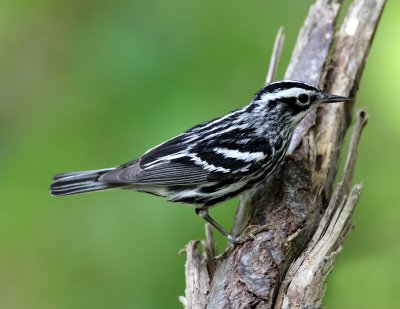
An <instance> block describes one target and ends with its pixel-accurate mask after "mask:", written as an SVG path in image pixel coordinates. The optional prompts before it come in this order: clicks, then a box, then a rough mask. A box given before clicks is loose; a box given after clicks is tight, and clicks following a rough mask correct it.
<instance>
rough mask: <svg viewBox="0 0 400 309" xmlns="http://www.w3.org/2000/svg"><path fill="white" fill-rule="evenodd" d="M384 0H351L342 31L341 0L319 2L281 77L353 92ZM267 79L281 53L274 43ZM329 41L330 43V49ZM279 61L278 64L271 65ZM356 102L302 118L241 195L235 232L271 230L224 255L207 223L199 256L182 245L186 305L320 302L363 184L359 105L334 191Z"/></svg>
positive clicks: (307, 304) (271, 305)
mask: <svg viewBox="0 0 400 309" xmlns="http://www.w3.org/2000/svg"><path fill="white" fill-rule="evenodd" d="M385 2H386V0H354V1H353V3H352V5H351V6H350V8H349V9H348V12H347V14H346V17H345V20H344V22H343V24H342V25H341V27H340V29H339V30H338V31H337V33H336V34H335V24H336V20H337V16H338V13H339V10H340V7H341V1H340V0H317V1H316V2H315V4H314V5H313V6H312V7H311V9H310V11H309V14H308V16H307V18H306V20H305V22H304V25H303V27H302V29H301V30H300V33H299V36H298V39H297V43H296V47H295V49H294V51H293V55H292V59H291V62H290V64H289V66H288V69H287V71H286V74H285V78H286V79H294V80H301V81H305V82H309V83H312V84H315V85H320V87H321V88H322V89H324V90H326V91H327V92H330V93H333V94H337V95H344V96H350V97H352V98H353V97H355V96H356V93H357V89H358V83H359V81H360V78H361V74H362V71H363V68H364V65H365V61H366V58H367V56H368V52H369V49H370V46H371V43H372V40H373V37H374V34H375V31H376V28H377V25H378V23H379V19H380V16H381V14H382V11H383V8H384V5H385ZM278 38H279V39H278V40H277V42H278V44H277V46H278V48H276V49H275V50H277V51H276V52H275V53H274V57H272V58H273V61H272V62H273V65H272V66H271V67H272V69H270V74H268V77H267V80H268V79H271V78H272V77H271V76H273V75H274V73H273V72H272V73H271V70H276V63H277V61H276V60H274V59H279V49H281V46H280V47H279V44H280V45H281V44H282V42H283V36H282V33H281V34H280V35H279V36H278ZM332 46H333V48H332ZM274 64H275V65H274ZM352 109H353V104H349V103H340V104H328V105H326V106H324V107H322V108H320V109H319V110H318V111H317V112H315V113H311V114H310V115H308V116H307V117H306V118H305V119H304V120H303V121H302V122H301V124H300V125H299V126H298V128H297V129H296V131H295V134H294V136H293V139H292V143H291V145H290V148H289V152H288V155H287V156H286V158H285V161H284V163H283V165H282V167H281V168H280V170H279V171H278V172H277V173H276V174H275V175H274V176H273V177H270V178H269V179H267V180H266V181H265V183H263V184H261V185H259V186H257V187H256V188H254V189H253V190H251V191H249V192H247V193H245V194H244V195H242V196H241V201H240V205H239V207H238V210H237V213H236V218H235V222H234V225H233V229H232V232H233V233H234V234H239V233H241V232H242V231H243V230H244V229H246V228H248V227H250V226H254V225H261V226H263V225H265V226H267V227H268V228H267V230H266V231H264V232H261V233H259V234H257V235H256V237H255V240H254V241H247V242H245V243H244V244H242V245H240V246H237V247H235V248H233V250H232V252H231V253H230V254H229V255H228V256H227V257H226V258H224V259H223V260H222V261H215V260H213V259H212V258H211V256H213V254H214V253H215V247H214V243H213V239H212V233H211V232H210V228H209V227H208V226H207V227H206V230H207V231H208V232H207V233H206V235H207V237H206V241H205V242H203V247H204V248H205V249H204V252H205V254H204V255H203V254H202V253H201V252H200V248H199V246H198V242H190V243H189V245H188V246H187V247H186V251H187V263H186V295H185V297H181V298H180V299H181V301H182V302H183V303H184V306H185V308H196V309H197V308H276V309H277V308H317V307H319V306H321V304H322V299H323V296H324V291H325V278H326V276H327V275H328V273H329V271H330V269H331V268H332V266H333V264H334V262H335V258H336V256H337V255H338V253H339V252H340V250H341V248H342V244H343V242H344V240H345V238H346V235H347V233H348V231H349V230H351V227H352V224H351V220H350V219H351V214H352V212H353V210H354V208H355V206H356V203H357V201H358V198H359V196H360V193H361V188H362V185H361V184H358V185H355V186H354V187H352V186H351V181H352V177H353V172H354V166H355V162H356V157H357V145H358V143H359V140H360V136H361V132H362V128H363V127H364V125H365V124H366V122H367V118H368V117H367V114H366V112H365V111H364V110H360V111H359V112H358V113H357V117H356V122H355V126H354V130H353V134H352V137H351V142H350V146H349V151H348V155H347V159H346V164H345V168H344V171H343V174H342V177H341V180H340V182H339V184H338V185H337V186H336V189H335V190H334V181H335V178H336V175H337V170H338V160H339V155H340V150H341V146H342V144H343V140H344V136H345V133H346V131H347V129H348V127H349V125H350V122H351V119H352V117H351V115H352Z"/></svg>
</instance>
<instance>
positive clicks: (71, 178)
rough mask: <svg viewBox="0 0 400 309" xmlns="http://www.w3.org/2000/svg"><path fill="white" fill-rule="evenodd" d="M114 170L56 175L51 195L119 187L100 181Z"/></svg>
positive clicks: (51, 187)
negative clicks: (101, 177) (102, 176)
mask: <svg viewBox="0 0 400 309" xmlns="http://www.w3.org/2000/svg"><path fill="white" fill-rule="evenodd" d="M114 169H115V168H106V169H102V170H92V171H82V172H69V173H62V174H58V175H55V176H54V178H53V180H54V182H53V183H52V184H51V186H50V191H51V195H53V196H55V195H70V194H77V193H83V192H92V191H102V190H108V189H112V188H115V187H119V186H118V185H114V184H106V183H102V182H99V181H98V179H99V177H100V176H101V175H103V174H104V173H107V172H109V171H112V170H114Z"/></svg>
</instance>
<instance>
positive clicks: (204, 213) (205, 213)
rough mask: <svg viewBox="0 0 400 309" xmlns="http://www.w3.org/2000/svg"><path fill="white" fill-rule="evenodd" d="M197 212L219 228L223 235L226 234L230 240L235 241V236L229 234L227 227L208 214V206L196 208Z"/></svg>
mask: <svg viewBox="0 0 400 309" xmlns="http://www.w3.org/2000/svg"><path fill="white" fill-rule="evenodd" d="M195 211H196V214H197V215H199V216H200V217H202V218H203V219H204V220H206V221H207V222H208V223H210V224H211V225H212V226H213V227H214V228H215V229H217V230H218V231H219V232H220V233H221V234H222V235H224V236H225V237H226V238H227V239H228V240H229V241H230V242H232V243H234V239H235V237H233V236H232V235H231V234H229V233H228V232H227V231H225V229H224V228H223V227H222V226H221V225H219V224H218V223H217V222H216V221H215V220H214V219H213V218H211V217H210V215H209V214H208V209H207V208H196V209H195Z"/></svg>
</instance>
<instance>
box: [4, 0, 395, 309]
mask: <svg viewBox="0 0 400 309" xmlns="http://www.w3.org/2000/svg"><path fill="white" fill-rule="evenodd" d="M0 3H1V10H0V46H1V57H0V72H1V74H0V108H1V112H0V166H1V169H0V171H1V175H0V188H1V189H0V193H1V194H0V204H1V210H0V214H1V215H0V307H1V308H13V309H14V308H180V307H181V306H180V304H179V303H178V301H177V296H178V295H182V294H183V290H184V278H183V264H184V261H185V258H184V257H182V256H178V251H179V249H181V248H182V247H183V246H184V245H185V244H186V243H187V241H188V240H190V239H200V238H202V237H203V222H202V220H200V219H199V218H196V216H195V215H194V212H193V210H191V209H190V208H188V207H185V206H180V205H173V204H171V203H168V202H166V201H164V200H163V199H161V198H157V197H153V196H148V195H145V194H140V193H135V192H128V191H110V192H104V193H98V194H87V195H82V196H72V197H65V198H51V197H50V196H49V195H48V185H49V182H50V179H51V176H52V175H53V174H55V173H57V172H63V171H69V170H83V169H95V168H102V167H108V166H113V165H115V164H117V163H123V162H124V161H127V160H130V159H133V158H135V157H137V156H139V155H140V154H141V153H143V151H145V150H146V149H147V148H149V147H152V146H154V145H155V144H158V143H159V142H162V141H163V140H165V139H167V138H170V137H172V136H173V135H176V134H178V133H180V132H181V131H183V130H184V129H187V128H189V127H190V126H192V125H194V124H196V123H198V122H201V121H204V120H208V119H210V118H213V117H216V116H218V115H222V114H224V113H226V112H228V111H230V110H233V109H235V108H238V107H241V106H243V105H245V104H247V103H248V102H249V100H250V99H251V98H252V95H253V93H255V92H256V91H257V90H258V88H260V87H261V86H262V83H263V80H264V77H265V73H266V70H267V62H268V57H269V55H270V51H271V49H272V44H273V40H274V36H275V33H276V31H277V29H278V27H279V26H280V25H283V26H284V27H285V32H286V44H285V48H284V53H283V59H282V66H281V69H280V72H279V77H282V75H283V72H284V69H285V66H286V64H287V62H288V61H289V57H290V54H291V50H292V48H293V45H294V42H295V38H296V35H297V32H298V29H299V28H300V26H301V24H302V21H303V19H304V17H305V16H306V14H307V11H308V7H309V5H310V4H311V3H312V1H311V0H307V1H291V0H284V1H272V0H269V1H267V0H254V1H242V0H229V1H228V0H220V1H204V0H201V1H200V0H192V1H177V0H170V1H161V0H150V1H149V0H141V1H127V0H117V1H105V0H101V1H100V0H99V1H90V0H86V1H78V0H71V1H62V0H53V1H49V0H38V1H29V0H13V1H11V0H8V1H7V0H1V1H0ZM399 11H400V2H399V1H389V3H388V6H387V7H386V11H385V12H384V15H383V18H382V22H381V25H380V26H379V29H378V32H377V35H376V39H375V42H374V45H373V48H372V50H371V54H370V57H369V60H368V63H367V66H366V70H365V74H364V76H363V80H362V82H361V85H360V92H359V96H358V100H357V105H358V106H366V107H367V108H368V111H369V113H370V123H369V125H368V127H367V129H366V130H365V135H364V137H363V140H362V143H361V146H360V157H359V161H358V167H357V172H356V175H355V180H356V181H361V180H363V181H364V184H365V189H364V193H363V195H362V199H361V202H360V204H359V207H358V210H357V212H356V214H355V216H354V220H355V221H356V229H355V231H354V232H353V233H352V234H351V235H350V237H349V239H348V241H347V242H346V243H345V247H344V250H343V252H342V254H341V255H340V257H339V259H338V262H337V264H336V266H335V268H334V269H333V272H332V274H331V276H330V278H329V280H328V281H329V288H328V289H327V299H326V303H327V306H328V307H329V308H397V305H398V303H399V301H400V297H399V293H398V290H399V282H400V279H399V278H400V266H399V260H400V237H399V235H400V225H399V216H400V207H399V206H400V205H399V200H400V199H399V198H400V191H399V181H398V174H397V173H398V172H399V170H400V163H399V160H398V158H399V157H400V123H399V120H398V119H399V114H400V105H399V104H398V101H400V92H399V86H398V85H399V82H400V61H399V56H398V54H399V47H400V40H399V39H398V38H399V29H400V19H399V18H398V12H399ZM236 204H237V200H234V201H231V202H228V203H225V204H223V205H221V206H220V207H217V208H216V209H215V210H214V211H213V213H214V214H215V216H216V217H217V218H218V220H219V221H221V223H222V224H223V225H224V226H227V227H229V226H230V224H231V223H232V218H233V214H234V211H235V206H236ZM218 242H219V244H220V247H221V248H222V246H223V244H224V241H223V239H222V238H220V237H219V238H218Z"/></svg>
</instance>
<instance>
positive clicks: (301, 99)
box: [50, 80, 351, 244]
mask: <svg viewBox="0 0 400 309" xmlns="http://www.w3.org/2000/svg"><path fill="white" fill-rule="evenodd" d="M350 100H351V99H349V98H347V97H344V96H339V95H332V94H329V93H326V92H323V91H321V90H320V89H319V88H318V87H316V86H314V85H312V84H309V83H305V82H301V81H293V80H282V81H275V82H272V83H269V84H267V85H265V86H264V87H262V89H261V90H259V91H258V92H257V93H256V94H255V96H254V97H253V99H252V100H251V102H250V103H249V104H248V105H246V106H245V107H243V108H241V109H237V110H235V111H233V112H231V113H229V114H227V115H225V116H222V117H219V118H216V119H213V120H210V121H207V122H204V123H201V124H199V125H196V126H194V127H192V128H190V129H188V130H187V131H185V132H184V133H182V134H180V135H178V136H175V137H173V138H171V139H169V140H167V141H166V142H164V143H162V144H160V145H158V146H156V147H154V148H152V149H150V150H148V151H147V152H145V153H144V154H143V155H142V156H141V157H140V158H137V159H135V160H133V161H129V162H127V163H124V164H122V165H118V166H116V167H112V168H105V169H98V170H88V171H80V172H67V173H62V174H58V175H55V176H54V178H53V183H52V184H51V186H50V190H51V195H53V196H63V195H70V194H78V193H84V192H94V191H103V190H109V189H116V188H119V189H131V190H135V191H139V192H146V193H150V194H153V195H157V196H162V197H165V198H166V199H167V200H169V201H171V202H177V203H185V204H189V205H192V206H194V208H195V211H196V214H198V215H199V216H201V217H202V218H204V219H205V220H206V221H207V222H209V223H210V224H211V225H212V226H213V227H214V228H216V229H217V230H218V231H219V232H221V233H222V234H223V235H224V236H225V237H226V238H227V239H228V241H229V242H230V243H232V244H239V243H242V242H244V241H246V240H247V239H248V238H249V237H248V236H253V234H251V233H249V234H247V235H239V236H233V235H231V234H230V233H228V232H227V231H226V230H225V229H224V228H223V227H222V226H221V225H219V224H218V223H217V222H216V221H215V220H214V219H213V218H212V217H211V216H210V215H209V208H210V207H212V206H215V205H216V204H219V203H221V202H223V201H225V200H228V199H231V198H233V197H235V196H238V195H240V194H242V193H244V192H245V191H247V190H249V189H251V188H253V187H255V186H257V185H259V184H260V183H262V182H264V181H265V180H266V179H267V178H268V177H270V176H271V175H272V174H274V172H275V171H276V170H277V168H278V167H279V166H280V165H281V163H282V162H283V158H284V157H285V154H286V152H287V149H288V147H289V144H290V141H291V137H292V134H293V132H294V130H295V128H296V126H297V125H298V124H299V122H300V121H301V120H302V119H303V118H304V117H305V116H306V115H307V114H308V113H309V112H310V111H312V110H314V109H316V108H317V107H318V106H321V105H323V104H327V103H338V102H345V101H350ZM253 237H254V236H253Z"/></svg>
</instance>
